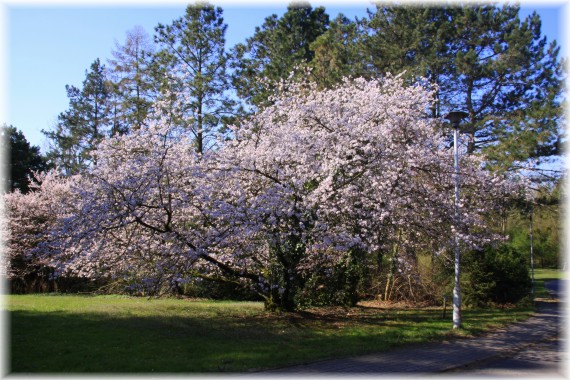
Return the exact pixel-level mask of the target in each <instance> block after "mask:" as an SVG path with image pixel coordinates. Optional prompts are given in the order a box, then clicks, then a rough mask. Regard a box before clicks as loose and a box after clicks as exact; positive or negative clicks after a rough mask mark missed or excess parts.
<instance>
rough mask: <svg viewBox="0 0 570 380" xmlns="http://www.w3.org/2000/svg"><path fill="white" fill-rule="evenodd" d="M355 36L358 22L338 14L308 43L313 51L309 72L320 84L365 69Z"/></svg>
mask: <svg viewBox="0 0 570 380" xmlns="http://www.w3.org/2000/svg"><path fill="white" fill-rule="evenodd" d="M358 37H359V30H358V25H357V23H356V22H354V21H351V20H349V19H348V18H347V17H345V16H344V15H343V14H339V15H338V16H337V18H336V19H334V20H333V21H332V22H331V23H330V27H329V29H328V30H327V31H326V32H324V33H323V34H321V35H320V36H319V37H317V39H316V40H315V41H313V42H312V43H311V45H310V49H311V51H312V52H313V54H314V57H313V59H312V61H311V63H310V66H311V68H312V76H313V78H314V80H315V81H316V82H317V83H318V84H319V85H320V86H321V87H331V86H332V85H334V84H336V83H338V82H339V81H340V80H341V79H342V78H343V77H347V76H352V77H357V76H362V75H363V74H364V73H365V64H364V62H365V60H364V57H363V56H362V54H361V51H362V50H361V49H359V47H360V46H359V44H358Z"/></svg>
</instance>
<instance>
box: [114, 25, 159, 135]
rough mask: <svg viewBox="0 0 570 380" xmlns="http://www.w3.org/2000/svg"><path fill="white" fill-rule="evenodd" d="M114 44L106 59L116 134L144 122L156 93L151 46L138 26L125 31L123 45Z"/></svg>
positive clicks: (141, 125)
mask: <svg viewBox="0 0 570 380" xmlns="http://www.w3.org/2000/svg"><path fill="white" fill-rule="evenodd" d="M115 45H116V47H115V50H114V51H113V52H112V54H113V59H110V60H109V65H110V70H109V73H110V75H111V76H112V79H113V100H114V102H115V109H114V114H116V122H115V125H116V126H117V133H126V132H128V131H129V130H131V129H138V128H141V127H143V126H144V125H145V122H146V121H145V120H146V118H147V116H148V114H149V113H150V112H151V106H152V102H153V100H154V99H155V98H156V96H157V95H156V90H157V89H156V85H155V80H154V78H153V65H152V58H153V55H154V53H155V46H154V45H153V43H152V40H151V38H150V36H149V35H148V34H147V33H146V32H145V30H144V29H143V28H142V27H140V26H137V27H135V28H133V29H132V30H130V31H128V32H127V36H126V40H125V43H124V45H119V44H118V43H117V42H116V43H115Z"/></svg>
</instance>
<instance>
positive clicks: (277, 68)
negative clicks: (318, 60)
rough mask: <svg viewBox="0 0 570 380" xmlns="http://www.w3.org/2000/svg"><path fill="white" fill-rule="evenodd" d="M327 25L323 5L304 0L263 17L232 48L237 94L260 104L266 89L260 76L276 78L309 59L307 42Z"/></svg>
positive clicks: (265, 95) (266, 92)
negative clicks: (281, 11) (252, 32)
mask: <svg viewBox="0 0 570 380" xmlns="http://www.w3.org/2000/svg"><path fill="white" fill-rule="evenodd" d="M328 25H329V16H328V15H327V14H326V13H325V8H324V7H318V8H315V9H313V8H312V7H311V6H310V5H309V4H308V3H292V4H290V5H289V6H288V7H287V12H285V14H284V15H283V16H282V17H281V18H278V16H277V15H275V14H274V15H271V16H269V17H267V18H266V19H265V22H264V23H263V25H262V26H261V27H257V28H256V29H255V34H254V35H253V36H252V37H250V38H248V39H247V41H246V43H245V44H238V45H236V46H235V47H234V49H233V55H234V61H233V67H234V68H235V74H234V86H235V87H236V88H237V91H238V95H239V96H240V97H241V98H242V99H244V100H245V101H246V102H247V103H249V104H250V105H253V106H260V105H262V104H264V103H265V102H266V101H267V98H268V97H269V95H270V93H269V91H268V90H267V88H266V86H265V85H264V84H263V83H262V81H261V80H260V79H262V78H265V79H266V80H269V81H270V82H277V81H279V80H281V79H285V78H287V77H288V76H289V74H290V73H291V72H292V71H293V70H294V69H295V68H297V67H298V66H300V65H301V64H308V63H309V62H311V61H312V60H313V58H314V55H315V53H314V51H313V50H311V48H310V45H311V43H313V42H314V41H315V40H316V39H317V38H318V37H319V36H320V35H321V34H323V33H324V32H325V31H326V30H327V28H328Z"/></svg>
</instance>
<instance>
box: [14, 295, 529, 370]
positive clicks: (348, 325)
mask: <svg viewBox="0 0 570 380" xmlns="http://www.w3.org/2000/svg"><path fill="white" fill-rule="evenodd" d="M5 305H6V307H7V309H8V311H9V313H8V315H9V317H8V318H7V319H8V321H9V334H10V335H9V339H10V348H11V352H10V354H11V355H10V359H9V363H10V364H11V372H12V373H141V372H145V373H184V372H194V373H196V372H197V373H203V372H242V371H250V370H256V369H266V368H274V367H280V366H287V365H292V364H301V363H306V362H312V361H316V360H320V359H325V358H334V357H346V356H351V355H359V354H365V353H369V352H377V351H382V350H387V349H389V348H392V347H395V346H399V345H402V344H407V343H422V342H428V341H436V340H442V339H445V338H449V337H452V336H457V335H471V334H476V333H480V332H482V331H484V330H485V329H488V328H489V327H494V326H498V325H501V324H505V323H510V322H514V321H518V320H522V319H525V318H526V317H528V315H529V314H530V313H531V312H532V310H531V309H506V310H464V311H463V313H462V318H463V327H464V328H463V329H461V330H460V331H454V330H452V328H451V327H452V324H451V316H450V314H451V313H450V312H449V310H448V312H447V318H446V319H445V320H444V319H442V311H441V309H434V308H425V309H417V308H413V309H412V308H394V307H389V308H388V307H386V308H383V307H382V306H381V305H375V306H360V307H355V308H318V309H310V310H306V311H302V312H298V313H284V314H270V313H267V312H265V311H264V310H263V305H262V304H261V303H256V302H220V301H195V300H178V299H153V300H148V299H144V298H128V297H119V296H94V297H89V296H71V295H69V296H62V295H10V296H7V299H6V300H5Z"/></svg>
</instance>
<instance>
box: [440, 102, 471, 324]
mask: <svg viewBox="0 0 570 380" xmlns="http://www.w3.org/2000/svg"><path fill="white" fill-rule="evenodd" d="M467 116H468V114H467V113H465V112H461V111H453V112H450V113H448V114H447V115H445V116H444V117H445V119H447V120H449V122H450V123H451V125H453V157H454V165H453V167H454V177H455V208H454V224H455V286H454V287H453V328H454V329H457V328H459V327H461V285H460V284H459V274H460V270H459V258H460V250H459V220H460V219H459V218H460V215H459V149H458V145H459V123H460V122H461V120H463V119H464V118H466V117H467Z"/></svg>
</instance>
